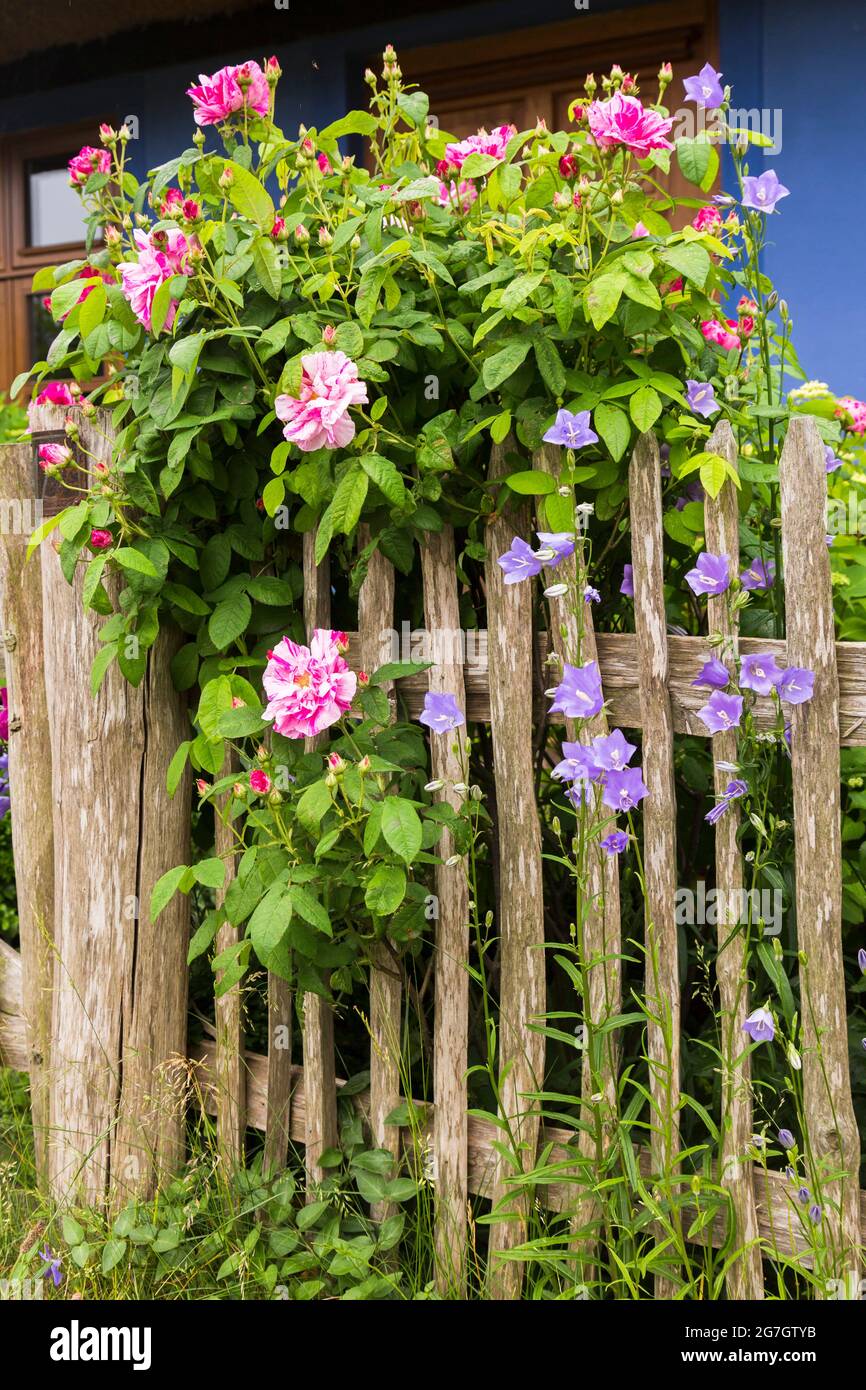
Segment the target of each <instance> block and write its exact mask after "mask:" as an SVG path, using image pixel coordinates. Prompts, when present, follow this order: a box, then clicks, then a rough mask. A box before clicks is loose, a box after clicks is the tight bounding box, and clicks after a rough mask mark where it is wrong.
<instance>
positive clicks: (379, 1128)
mask: <svg viewBox="0 0 866 1390" xmlns="http://www.w3.org/2000/svg"><path fill="white" fill-rule="evenodd" d="M369 539H370V535H369V530H368V528H367V527H366V526H362V527H360V528H359V534H358V544H359V546H362V547H363V546H365V545H366V544H367V543H368V541H369ZM393 624H394V566H393V565H392V564H391V562H390V560H386V559H385V556H384V555H381V554H380V553H379V551H378V550H374V551H373V553H372V555H371V556H370V561H369V565H368V567H367V574H366V576H365V578H364V582H363V583H362V585H361V588H360V591H359V594H358V641H359V648H360V657H361V661H362V663H363V669H364V670H365V671H366V672H367V674H368V675H372V673H373V672H374V671H375V670H376V668H377V667H378V666H381V665H382V663H383V662H385V661H387V660H388V659H389V658H390V641H389V634H390V630H391V628H392V627H393ZM387 689H388V690H389V693H390V691H391V686H390V685H389V686H388V687H387ZM391 704H392V711H393V698H392V700H391ZM401 999H402V982H401V978H400V967H399V964H398V961H397V958H396V956H394V955H393V954H392V953H391V952H390V951H389V950H388V945H387V943H386V942H384V941H381V942H375V943H373V947H372V949H371V952H370V1128H371V1131H372V1135H373V1143H374V1144H375V1146H376V1147H377V1148H380V1149H388V1150H389V1151H390V1152H391V1153H393V1154H394V1156H395V1158H396V1157H398V1155H399V1152H400V1131H399V1129H398V1128H397V1126H395V1125H388V1124H386V1123H385V1121H386V1119H387V1117H388V1115H390V1113H391V1112H392V1110H394V1109H395V1108H396V1106H397V1105H398V1104H399V1101H400V1044H401V1031H402V1015H401ZM395 1210H396V1207H395V1206H394V1204H393V1203H391V1202H374V1203H373V1205H372V1208H371V1211H372V1216H373V1219H374V1220H375V1221H384V1220H385V1218H386V1217H388V1216H390V1215H391V1214H392V1213H393V1212H394V1211H395Z"/></svg>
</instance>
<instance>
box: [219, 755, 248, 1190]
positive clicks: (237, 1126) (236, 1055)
mask: <svg viewBox="0 0 866 1390" xmlns="http://www.w3.org/2000/svg"><path fill="white" fill-rule="evenodd" d="M238 770H239V763H238V760H237V756H236V754H235V753H234V752H232V751H228V752H227V753H226V755H225V758H224V760H223V765H222V767H221V768H220V777H221V778H222V777H230V776H233V775H234V774H235V773H237V772H238ZM231 804H232V791H231V788H229V789H228V791H227V792H225V793H224V794H223V795H222V796H219V797H217V798H216V805H215V807H214V853H215V854H216V856H217V858H219V859H222V861H223V863H224V864H225V881H224V883H223V886H222V888H219V889H218V890H217V895H216V906H217V911H218V912H219V911H220V909H221V908H222V906H223V903H224V902H225V898H226V894H227V892H228V890H229V887H230V886H231V883H232V880H233V879H234V876H235V874H236V872H237V854H236V842H235V835H234V831H233V829H232V826H231V823H230V821H229V820H228V816H229V814H230V808H231ZM239 940H240V932H239V930H238V928H237V927H235V926H233V925H232V923H231V922H229V921H223V922H221V923H220V926H219V928H218V930H217V934H216V953H217V955H218V956H219V955H221V954H222V952H223V951H228V950H229V949H230V948H231V947H232V946H236V945H237V943H238V941H239ZM222 978H223V972H222V971H217V975H216V982H217V984H218V985H219V984H220V983H221V981H222ZM243 1007H244V1005H243V981H242V980H238V982H237V983H236V984H233V985H232V986H231V988H230V989H227V990H226V991H225V992H224V993H223V994H217V996H216V998H215V1000H214V1019H215V1022H216V1088H217V1096H216V1114H217V1143H218V1146H219V1152H220V1154H221V1156H222V1158H223V1160H224V1162H225V1163H226V1164H227V1165H228V1166H229V1167H230V1168H236V1167H237V1166H238V1165H239V1164H240V1163H241V1162H242V1161H243V1153H244V1128H245V1126H246V1105H245V1089H246V1077H245V1075H244V1016H243Z"/></svg>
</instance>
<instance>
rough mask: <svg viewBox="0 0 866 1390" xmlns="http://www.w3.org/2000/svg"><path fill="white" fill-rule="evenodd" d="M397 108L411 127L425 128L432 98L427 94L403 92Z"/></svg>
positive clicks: (398, 99)
mask: <svg viewBox="0 0 866 1390" xmlns="http://www.w3.org/2000/svg"><path fill="white" fill-rule="evenodd" d="M397 107H398V109H399V110H400V111H401V112H402V113H403V115H404V116H405V117H406V120H407V121H408V122H409V124H410V125H413V126H423V124H424V122H425V121H426V119H427V112H428V111H429V110H430V98H429V97H428V95H427V93H426V92H401V93H400V95H399V96H398V97H397Z"/></svg>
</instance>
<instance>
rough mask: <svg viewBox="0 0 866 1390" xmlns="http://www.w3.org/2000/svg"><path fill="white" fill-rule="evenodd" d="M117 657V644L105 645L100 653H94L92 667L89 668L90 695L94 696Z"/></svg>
mask: <svg viewBox="0 0 866 1390" xmlns="http://www.w3.org/2000/svg"><path fill="white" fill-rule="evenodd" d="M116 656H117V643H116V642H109V643H107V644H106V645H105V646H104V647H103V648H102V650H101V651H98V652H97V653H96V656H95V657H94V658H93V665H92V666H91V668H90V693H91V694H92V695H96V694H97V693H98V691H99V687H100V686H101V685H102V682H103V680H104V679H105V673H106V671H107V670H108V668H109V666H110V665H111V663H112V661H113V660H114V658H115V657H116Z"/></svg>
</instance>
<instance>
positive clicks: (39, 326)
mask: <svg viewBox="0 0 866 1390" xmlns="http://www.w3.org/2000/svg"><path fill="white" fill-rule="evenodd" d="M45 298H46V296H45V295H43V294H31V295H30V296H29V298H28V306H29V314H28V317H29V320H30V324H29V328H30V356H29V361H30V362H42V361H44V359H45V358H46V357H47V356H48V349H49V348H50V346H51V344H52V343H53V342H54V339H55V338H56V337H57V334H58V333H59V331H60V329H59V328H58V326H57V324H56V323H55V322H54V320H53V318H52V317H51V314H50V312H49V311H48V309H46V308H45V304H44V302H43V301H44V300H45ZM64 376H69V372H61V371H57V372H55V373H54V377H56V378H57V379H59V378H60V377H64ZM52 379H53V378H52Z"/></svg>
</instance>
